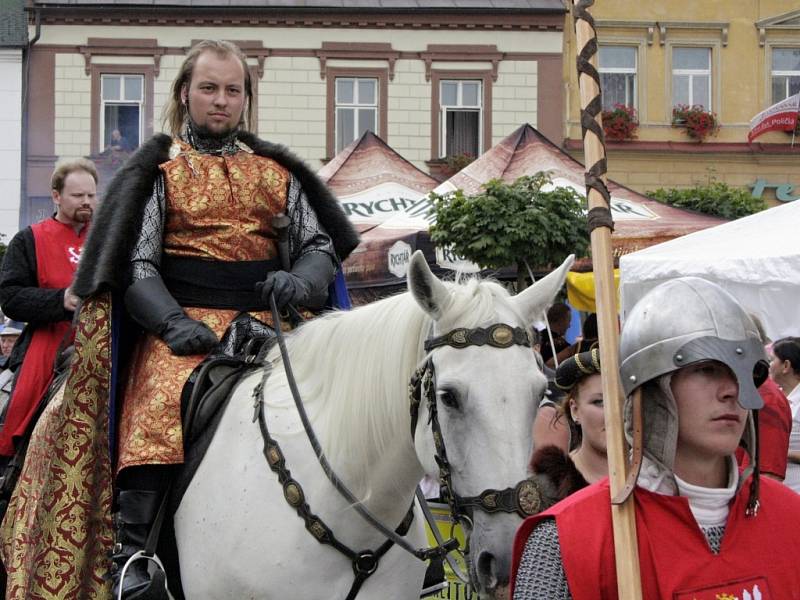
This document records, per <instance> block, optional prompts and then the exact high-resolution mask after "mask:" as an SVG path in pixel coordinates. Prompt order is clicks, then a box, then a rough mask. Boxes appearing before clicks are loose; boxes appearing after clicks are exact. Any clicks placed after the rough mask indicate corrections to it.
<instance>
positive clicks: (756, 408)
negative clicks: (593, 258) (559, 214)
mask: <svg viewBox="0 0 800 600" xmlns="http://www.w3.org/2000/svg"><path fill="white" fill-rule="evenodd" d="M252 94H253V86H252V83H251V81H250V70H249V68H248V66H247V61H246V58H245V56H244V55H243V54H242V52H241V51H240V50H239V48H237V47H236V46H235V45H233V44H230V43H227V42H213V41H204V42H200V43H199V44H197V45H195V46H194V47H193V48H192V49H191V50H190V52H189V54H188V55H187V57H186V59H185V61H184V63H183V65H182V66H181V68H180V70H179V72H178V76H177V77H176V79H175V81H174V82H173V86H172V90H171V95H170V100H169V104H168V107H167V114H166V119H165V126H166V129H167V131H168V132H169V135H157V136H155V137H154V138H152V139H151V140H150V141H148V142H146V143H145V144H143V145H142V147H141V148H140V149H139V150H138V151H137V152H136V154H135V155H133V157H131V158H130V160H129V161H128V162H127V163H126V164H125V166H124V167H123V168H122V169H121V170H120V171H119V172H118V174H117V175H116V177H115V179H114V181H112V182H111V184H110V185H109V186H108V189H109V192H108V194H107V196H106V198H104V201H103V202H102V203H100V204H99V205H98V203H97V197H96V186H97V179H98V175H97V171H96V169H95V167H94V165H93V164H92V163H91V162H90V161H88V160H85V159H81V160H73V161H68V162H64V163H62V164H59V165H58V166H57V168H56V169H55V171H54V172H53V175H52V179H51V190H52V198H53V202H54V205H55V213H54V215H53V216H52V218H49V219H46V220H44V221H42V222H40V223H36V224H34V225H32V226H30V227H27V228H25V229H23V230H22V231H20V232H19V233H18V234H17V235H16V236H14V238H13V239H12V240H11V242H10V243H9V246H8V249H7V251H6V255H5V259H4V261H3V264H2V268H0V308H2V311H3V313H4V314H5V317H6V319H5V321H4V323H3V324H2V330H0V349H1V350H2V358H0V421H2V427H1V428H0V457H2V459H3V462H2V466H3V467H4V468H5V465H6V464H9V465H11V464H15V465H16V468H17V469H19V468H20V467H21V469H22V473H21V477H20V482H22V483H20V485H19V486H17V489H16V490H15V491H14V494H13V496H11V497H8V498H3V499H2V501H3V503H2V504H3V506H5V505H6V504H7V506H8V511H7V513H6V515H5V519H4V521H3V526H2V532H1V537H2V543H0V549H1V550H2V551H1V552H0V553H1V554H2V559H3V564H4V566H5V569H6V570H7V574H8V582H7V584H6V597H7V598H18V599H22V598H41V597H50V596H48V594H51V593H52V590H51V586H52V581H53V573H52V572H51V570H52V569H57V568H58V566H57V565H49V566H48V565H40V564H36V563H37V559H36V558H35V557H37V556H43V555H44V553H46V552H48V551H50V550H52V551H54V552H55V553H57V554H59V555H60V556H62V557H65V558H64V560H67V561H68V562H69V563H70V565H71V569H72V572H71V575H70V577H68V578H62V580H59V581H60V583H59V586H60V587H59V589H58V590H57V591H56V596H57V597H90V596H91V597H95V596H96V597H105V596H108V595H109V594H111V593H112V589H113V594H114V597H117V596H118V595H120V596H121V597H122V598H126V599H131V598H151V597H152V598H156V597H159V596H158V595H157V594H158V592H159V590H160V589H163V586H164V584H163V581H164V578H163V573H160V572H159V570H158V569H156V570H154V569H153V568H150V567H148V565H147V563H146V562H143V561H139V562H137V561H136V560H135V557H136V556H137V555H138V554H139V553H140V551H142V550H143V549H144V548H145V546H146V545H147V541H148V537H149V535H150V532H151V530H152V525H153V523H154V522H155V521H157V516H158V513H159V511H160V509H161V507H162V506H163V504H164V502H165V500H164V498H165V495H166V493H167V490H168V488H169V487H170V485H171V482H172V479H173V478H174V474H175V468H176V466H177V465H180V464H181V463H182V462H183V460H184V456H183V439H182V430H181V390H182V385H183V383H184V382H185V381H186V380H187V379H188V378H189V376H190V375H191V374H192V372H193V371H195V369H196V368H197V367H198V365H199V364H200V363H201V361H202V360H203V359H204V357H205V356H206V355H208V354H209V353H235V352H238V351H240V350H241V349H242V348H243V347H244V346H245V342H246V341H247V339H246V338H243V337H239V336H240V335H242V333H241V332H246V334H245V335H246V336H248V337H252V336H254V335H255V336H257V337H259V339H262V340H263V339H267V338H270V337H272V336H274V331H273V330H272V328H273V327H274V323H273V321H272V317H271V315H270V314H269V313H268V311H267V308H268V301H269V299H270V297H271V296H272V297H274V298H275V300H276V303H277V305H278V308H284V307H286V306H288V305H290V304H291V305H292V306H296V307H299V308H301V309H305V310H313V309H317V308H319V307H321V306H322V305H323V304H324V303H325V301H326V300H325V299H326V296H327V295H328V294H329V286H331V285H332V284H334V283H335V281H336V279H335V277H336V272H337V268H338V266H339V265H340V263H341V261H342V260H343V259H344V258H346V256H347V255H348V253H349V252H350V251H351V250H352V249H353V248H354V247H355V245H356V244H357V241H358V238H357V235H356V233H355V230H354V229H353V228H352V226H351V225H350V224H349V221H348V220H347V219H346V217H345V216H344V213H343V212H342V210H341V208H340V207H339V205H338V203H337V202H336V200H335V198H334V197H333V196H332V195H331V194H330V192H329V191H328V190H327V189H326V188H325V186H324V185H323V184H322V183H321V182H320V180H319V179H318V178H317V177H316V175H315V174H314V173H313V172H312V171H311V170H310V169H309V168H308V167H307V166H306V165H304V164H303V163H302V161H300V160H299V159H297V158H296V157H294V156H293V155H291V154H290V153H288V152H287V151H286V150H285V149H283V148H282V147H279V146H275V145H272V144H270V143H268V142H264V141H262V140H260V139H258V138H257V137H256V136H255V135H253V134H252V133H249V131H250V130H251V129H252V125H253V122H252V119H253V117H252V114H251V109H252V100H253V98H252ZM124 145H125V141H124V140H123V139H122V137H121V136H120V135H119V131H115V132H113V134H112V144H111V145H110V148H112V149H122V148H123V146H124ZM125 149H126V150H127V149H128V148H125ZM282 215H285V216H286V217H288V219H287V220H286V226H287V227H288V238H287V241H286V244H285V245H281V244H279V243H278V241H277V240H278V231H277V228H278V224H277V223H278V222H277V221H276V220H275V218H276V217H280V216H282ZM331 289H332V290H333V291H334V292H335V288H331ZM334 296H335V293H334ZM307 314H310V313H307ZM118 315H123V317H119V316H118ZM547 316H548V321H549V324H550V331H542V332H539V334H538V337H539V345H538V346H537V348H536V351H537V352H539V353H540V359H541V366H542V369H543V370H544V372H545V373H547V374H548V375H549V379H550V383H551V385H550V386H549V391H548V395H547V396H546V397H545V399H544V400H543V401H542V402H541V404H540V406H539V409H538V411H537V416H536V420H535V422H534V424H533V430H532V439H533V443H532V445H533V450H532V454H531V458H530V465H529V469H530V472H531V474H532V477H533V478H534V479H536V480H537V481H539V482H540V484H541V487H542V489H543V490H545V491H546V496H547V498H548V500H549V502H550V503H551V504H552V506H551V507H550V508H548V509H547V510H546V511H544V512H542V513H540V514H538V515H536V516H534V517H531V518H529V519H527V520H526V521H525V522H524V523H523V525H522V527H521V528H520V530H519V532H518V534H517V539H516V542H515V561H514V566H513V570H512V574H511V587H512V595H513V598H514V599H516V600H533V599H550V600H552V599H560V598H575V599H581V598H597V597H604V598H613V597H616V585H617V582H616V578H615V575H614V573H615V566H614V546H613V543H611V540H612V537H613V536H612V526H611V520H610V511H609V509H608V506H609V484H608V480H607V473H608V461H607V457H606V427H605V420H604V398H603V388H602V383H601V382H602V379H601V377H602V373H601V364H600V352H599V346H598V333H597V320H596V316H595V315H589V316H588V317H587V318H586V319H584V322H583V324H582V333H581V335H580V336H579V337H578V339H576V340H575V341H574V342H573V343H569V342H567V340H566V333H567V330H568V329H569V327H570V323H571V320H572V311H571V310H570V308H569V306H568V305H566V304H564V303H558V304H555V305H553V306H552V307H551V308H550V310H549V311H548V315H547ZM765 348H766V351H765ZM620 355H621V375H622V380H623V386H624V392H625V396H626V404H625V407H626V408H625V428H626V435H627V437H628V438H629V441H630V442H632V441H633V439H634V431H633V429H634V424H633V415H634V413H637V414H638V413H639V412H641V414H642V422H643V426H642V427H643V444H642V446H641V447H640V446H637V445H636V444H634V445H633V450H632V452H633V454H634V456H633V459H634V460H633V463H634V464H640V465H641V469H640V471H639V473H638V478H637V479H636V486H635V488H634V489H633V490H632V492H631V493H632V501H633V502H634V503H635V506H636V515H637V520H636V523H637V535H638V550H639V558H640V563H641V573H642V585H643V589H644V591H645V598H661V597H670V598H676V599H678V600H683V599H689V598H712V597H714V598H720V597H736V598H742V599H744V598H749V599H755V598H770V597H773V598H778V597H781V598H782V597H789V596H788V594H789V591H791V593H792V594H796V593H797V590H800V574H798V572H797V569H796V568H795V563H796V561H797V559H798V558H800V547H799V546H798V545H799V544H800V541H798V540H800V530H798V526H797V525H795V523H797V521H798V519H796V518H794V516H795V515H798V514H800V496H798V495H797V493H800V338H797V337H788V338H783V339H780V340H777V341H774V342H771V343H770V342H769V340H767V339H766V336H765V334H764V332H763V329H762V328H761V327H760V324H759V321H758V319H756V318H753V317H752V316H751V315H749V314H748V313H746V312H745V311H744V309H743V308H742V307H741V306H740V305H739V304H738V302H737V301H736V300H735V299H734V298H733V297H731V296H730V295H729V294H727V292H725V291H724V290H723V289H721V288H720V287H719V286H717V285H715V284H712V283H709V282H707V281H704V280H702V279H697V278H678V279H675V280H674V281H670V282H667V283H665V284H662V285H660V286H658V287H657V288H655V289H654V290H652V291H651V292H650V293H649V294H648V295H647V296H646V297H645V298H643V299H642V300H641V301H640V302H639V303H638V304H637V305H636V306H635V307H634V308H633V310H632V311H631V313H630V314H629V315H628V317H627V319H626V321H625V323H624V327H623V328H622V331H621V349H620ZM64 357H67V358H68V360H69V361H71V365H72V366H71V370H70V373H71V376H70V378H69V379H68V380H67V383H66V384H65V386H64V388H63V390H62V395H61V396H60V399H59V403H57V404H56V403H54V404H53V405H52V406H51V407H50V410H49V412H48V410H43V405H42V402H43V399H44V398H45V397H46V396H47V391H48V388H49V387H50V384H51V382H52V381H53V377H54V373H55V372H56V371H57V369H56V365H57V364H62V365H63V363H64ZM123 374H124V375H123ZM40 415H41V416H40ZM37 417H38V421H37ZM109 417H110V420H109ZM109 423H110V425H109ZM75 432H79V433H78V434H76V433H75ZM70 435H72V436H76V437H75V438H74V440H73V442H74V443H73V444H72V445H67V444H60V443H59V440H61V441H63V439H66V438H67V437H69V436H70ZM109 447H110V448H112V454H113V456H104V449H105V448H109ZM74 448H80V450H79V451H80V452H81V453H85V456H82V457H81V461H82V462H80V465H78V462H79V461H76V458H75V456H74V455H73V454H70V453H72V452H74ZM25 449H28V460H27V461H25V463H24V466H22V461H21V459H20V457H19V456H16V457H15V454H17V453H19V452H20V451H24V450H25ZM637 453H640V454H639V455H638V456H637ZM14 458H17V459H18V460H16V461H14V460H13V459H14ZM87 464H89V465H91V466H92V469H94V470H95V471H96V472H97V473H99V475H98V476H97V478H96V479H92V480H91V481H85V480H84V479H85V470H84V471H81V469H85V467H86V465H87ZM5 471H6V475H4V479H5V478H7V477H9V476H10V475H9V473H10V470H9V469H5ZM95 471H93V472H95ZM67 490H69V491H68V492H67ZM112 490H113V492H112ZM53 510H59V511H63V513H64V514H71V515H72V516H73V517H74V520H75V521H76V522H74V523H71V524H69V525H64V524H62V523H60V522H54V521H55V520H54V519H51V518H50V519H48V518H47V516H48V514H49V511H50V512H51V511H53ZM112 511H113V512H114V514H115V518H114V525H115V529H114V531H112V530H111V518H110V515H111V512H112ZM34 526H35V534H34V533H32V530H31V527H34ZM71 528H72V529H71ZM75 528H77V529H81V530H82V531H89V530H91V531H93V532H94V536H95V538H96V541H94V542H92V544H94V546H92V547H91V548H87V547H76V546H75V544H74V543H73V540H72V538H71V535H72V534H71V531H72V530H73V529H75ZM87 544H88V542H87ZM112 548H113V553H112V554H113V556H112V559H111V561H110V562H109V561H108V558H107V556H106V553H107V551H108V550H111V549H112ZM775 549H779V550H780V552H777V553H776V552H774V550H775ZM124 565H128V567H127V568H126V571H127V575H126V577H125V578H124V580H121V578H120V573H121V570H122V568H123V566H124ZM667 566H668V567H669V568H666V567H667ZM108 573H111V576H110V579H109V577H107V575H108ZM47 590H49V591H47ZM598 590H599V591H598ZM723 594H730V596H722V595H723Z"/></svg>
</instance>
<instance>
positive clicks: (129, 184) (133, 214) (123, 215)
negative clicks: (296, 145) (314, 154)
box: [73, 133, 358, 298]
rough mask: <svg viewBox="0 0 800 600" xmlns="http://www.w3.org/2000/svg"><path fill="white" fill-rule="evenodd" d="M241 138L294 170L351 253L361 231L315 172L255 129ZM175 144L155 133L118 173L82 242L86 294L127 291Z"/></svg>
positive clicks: (336, 241) (340, 248) (82, 292)
mask: <svg viewBox="0 0 800 600" xmlns="http://www.w3.org/2000/svg"><path fill="white" fill-rule="evenodd" d="M239 139H240V140H241V141H242V142H243V143H244V144H246V145H247V146H249V147H250V148H252V150H253V152H255V153H256V154H258V155H260V156H266V157H268V158H272V159H274V160H275V161H277V162H278V163H280V164H281V165H283V166H284V167H286V168H287V169H288V170H289V171H291V172H292V174H293V175H294V176H295V177H296V178H297V179H298V180H299V182H300V184H301V185H302V186H303V189H304V190H305V192H306V195H307V196H308V199H309V201H310V202H311V205H312V206H313V207H314V210H315V211H316V213H317V216H318V217H319V220H320V222H321V223H322V225H323V227H325V229H326V231H327V232H328V234H329V235H330V236H331V238H332V239H333V245H334V248H335V249H336V253H337V254H338V255H339V259H340V260H344V259H345V258H347V256H348V255H349V254H350V252H352V251H353V249H354V248H355V247H356V246H357V245H358V233H357V232H356V230H355V228H354V227H353V226H352V224H351V223H350V221H349V220H348V219H347V217H346V216H345V214H344V211H343V210H342V208H341V206H340V205H339V202H338V201H337V200H336V197H335V196H334V195H333V193H331V191H330V190H329V189H328V188H327V187H326V186H325V184H324V183H322V181H321V180H320V179H319V177H317V175H316V173H314V172H313V171H312V170H311V169H310V168H309V167H308V166H307V165H306V164H305V163H304V162H303V161H302V160H300V159H299V158H298V157H297V156H295V155H294V154H293V153H292V152H290V151H289V150H288V149H287V148H286V147H284V146H281V145H279V144H273V143H271V142H266V141H264V140H260V139H259V138H257V137H256V136H255V135H253V134H252V133H241V134H240V135H239ZM171 145H172V138H171V137H169V136H168V135H164V134H156V135H154V136H153V137H152V138H150V139H149V140H148V141H147V142H146V143H144V144H143V145H142V146H141V147H140V148H139V149H138V150H137V151H136V153H135V154H134V155H133V156H131V157H130V159H128V161H127V162H126V163H125V164H124V165H123V166H122V168H120V169H119V170H118V171H117V172H116V174H115V175H114V178H113V179H112V180H111V183H110V184H109V185H108V188H107V190H108V191H107V192H106V195H105V197H104V198H103V200H102V202H101V203H100V206H99V207H98V209H97V211H96V212H95V216H94V219H93V220H92V228H91V230H90V231H89V235H88V237H87V239H86V243H85V244H84V247H83V252H82V255H81V262H80V265H79V267H78V272H77V273H76V275H75V282H74V284H73V291H74V292H75V293H76V294H77V295H78V296H80V297H82V298H85V297H87V296H90V295H92V294H94V293H96V292H98V291H101V290H105V289H111V290H124V286H125V285H126V283H127V281H126V278H127V273H128V265H129V263H130V256H131V252H132V251H133V246H134V244H135V243H136V239H137V237H138V235H139V230H140V228H141V224H142V215H143V213H144V207H145V204H146V203H147V200H148V199H149V198H150V195H151V193H152V191H153V182H154V181H155V179H156V177H157V176H158V172H159V170H158V165H160V164H161V163H164V162H166V161H167V160H169V149H170V146H171Z"/></svg>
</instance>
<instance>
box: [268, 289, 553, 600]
mask: <svg viewBox="0 0 800 600" xmlns="http://www.w3.org/2000/svg"><path fill="white" fill-rule="evenodd" d="M270 308H271V311H272V318H273V323H274V326H275V334H276V337H277V339H278V346H279V348H280V352H281V356H282V358H283V364H284V368H285V369H286V379H287V382H288V384H289V388H290V390H291V392H292V397H293V399H294V403H295V407H296V408H297V412H298V414H299V416H300V420H301V421H302V423H303V428H304V429H305V431H306V435H307V436H308V439H309V442H310V443H311V447H312V449H313V450H314V453H315V454H316V456H317V460H318V461H319V463H320V466H321V467H322V470H323V471H324V472H325V475H326V476H327V477H328V480H329V481H330V482H331V484H332V485H333V487H334V488H335V489H336V491H337V492H338V493H339V494H340V495H341V496H342V497H343V498H344V499H345V500H346V501H347V502H348V503H349V504H350V505H351V506H352V507H353V509H354V510H355V511H356V512H357V513H358V514H359V515H360V516H361V517H362V518H363V519H364V520H365V521H367V523H369V524H370V525H371V526H372V527H373V528H374V529H376V530H377V531H379V532H380V533H381V534H382V535H383V536H384V537H385V538H386V541H385V542H384V543H383V544H382V545H381V546H380V547H379V548H378V549H377V550H371V549H367V550H353V549H352V548H349V547H348V546H347V545H345V544H344V543H342V542H341V541H340V540H338V539H337V538H336V536H335V534H334V532H333V531H332V530H331V529H330V528H329V527H328V526H327V525H326V524H325V523H324V522H323V521H322V519H320V518H319V517H318V516H317V515H316V514H314V513H313V512H312V510H311V508H310V506H309V504H308V501H307V499H306V497H305V494H304V492H303V488H302V486H301V485H300V483H299V482H298V481H296V480H295V479H293V478H292V476H291V472H290V471H289V468H288V466H287V465H286V458H285V456H284V455H283V452H282V451H281V449H280V447H279V445H278V443H277V441H276V440H275V439H274V438H273V437H272V436H271V435H270V433H269V430H268V427H267V419H266V414H265V409H264V407H265V403H264V387H265V385H266V381H267V378H268V377H269V373H270V369H269V368H264V373H263V375H262V379H261V382H260V383H259V384H258V385H257V386H256V388H255V389H254V390H253V400H254V406H253V408H254V415H253V421H258V424H259V428H260V430H261V435H262V438H263V441H264V456H265V458H266V459H267V463H268V464H269V467H270V469H271V470H272V471H273V472H275V473H276V474H277V475H278V480H279V482H280V483H281V485H282V486H283V490H284V497H285V498H286V501H287V502H288V503H289V505H290V506H291V507H292V508H294V509H295V510H296V512H297V515H298V516H299V517H300V518H302V519H303V521H304V522H305V525H306V529H308V531H309V532H310V533H311V535H312V536H313V537H314V538H315V539H317V541H318V542H319V543H321V544H327V545H330V546H332V547H333V548H334V549H336V550H337V551H338V552H339V553H341V554H343V555H344V556H345V557H347V558H348V559H349V560H350V561H351V564H352V567H353V573H354V580H353V584H352V586H351V588H350V592H349V593H348V595H347V599H346V600H353V599H354V598H355V597H356V595H357V594H358V592H359V590H360V589H361V586H362V585H363V583H364V582H365V581H366V580H367V578H369V577H370V576H371V575H372V574H373V573H375V571H376V570H377V568H378V564H379V561H380V558H381V557H382V556H383V555H384V554H385V553H386V552H387V551H388V550H389V548H390V547H391V546H392V545H393V544H397V545H398V546H399V547H400V548H402V549H403V550H405V551H406V552H408V553H410V554H411V555H413V556H414V557H416V558H417V559H419V560H422V561H427V560H429V559H435V558H438V559H440V560H441V559H444V558H447V559H448V562H450V559H449V556H448V554H449V553H450V552H452V551H453V550H456V549H457V548H458V541H457V540H456V539H455V538H453V537H451V538H450V539H448V540H447V541H444V540H442V538H441V535H440V534H439V531H438V529H436V525H435V524H432V528H433V529H434V537H435V538H436V542H437V545H436V546H433V547H430V548H414V547H413V546H411V545H410V544H409V542H408V541H407V540H406V539H405V538H404V535H405V534H406V533H407V531H408V529H409V528H410V526H411V519H412V518H413V512H412V509H413V505H412V507H411V508H410V509H409V511H408V513H407V514H406V517H405V518H404V519H403V522H402V523H401V524H400V525H399V526H398V527H397V529H395V530H394V531H393V530H391V529H389V528H388V527H386V526H385V525H384V524H383V523H381V522H380V520H378V519H377V518H376V517H375V516H374V515H372V514H371V513H370V512H369V510H367V508H366V507H365V506H364V505H363V504H362V503H361V502H360V501H359V500H358V499H357V498H356V497H355V495H354V494H353V493H352V492H351V491H350V490H349V489H348V488H347V486H346V485H345V484H344V482H342V481H341V479H339V477H338V476H337V475H336V473H335V472H334V471H333V468H332V467H331V465H330V464H329V463H328V461H327V459H326V458H325V455H324V453H323V452H322V448H321V446H320V443H319V440H318V439H317V436H316V434H315V433H314V430H313V428H312V427H311V422H310V420H309V419H308V415H307V414H306V411H305V408H304V406H303V402H302V400H301V398H300V392H299V390H298V388H297V382H296V381H295V378H294V375H293V373H292V368H291V363H290V362H289V354H288V351H287V349H286V344H285V340H284V336H283V332H282V331H281V319H280V315H279V313H278V310H277V306H276V305H275V299H274V297H273V296H271V297H270ZM485 344H488V345H490V346H493V347H495V348H509V347H511V346H513V345H515V344H516V345H522V346H528V347H530V341H529V339H528V334H527V332H526V331H525V330H524V329H521V328H519V327H511V326H510V325H505V324H502V323H501V324H496V325H492V326H491V327H489V328H485V329H484V328H480V327H478V328H474V329H463V328H459V329H454V330H452V331H451V332H449V333H448V334H446V335H443V336H438V337H435V338H432V339H429V340H427V341H426V342H425V351H426V352H428V353H429V354H430V352H431V351H432V350H434V349H436V348H439V347H441V346H445V345H447V346H451V347H454V348H466V347H467V346H483V345H485ZM409 388H410V391H411V394H410V396H411V421H412V427H411V436H412V441H413V437H414V430H415V429H416V422H417V418H418V409H419V405H420V403H421V399H422V397H423V389H424V390H425V392H424V395H425V398H426V399H427V402H428V411H429V417H430V423H431V429H432V431H433V437H434V443H435V446H436V454H435V459H436V462H437V463H438V464H439V475H440V481H441V485H442V494H443V495H445V494H446V496H445V497H446V498H447V501H448V504H449V506H450V511H451V517H452V519H453V520H454V521H457V520H469V521H470V522H471V515H472V509H473V508H479V509H481V510H483V511H485V512H490V513H492V512H498V511H502V512H508V513H513V512H516V513H518V514H519V515H520V516H522V517H523V518H524V517H526V516H528V515H532V514H535V513H536V512H538V510H539V508H540V506H541V501H540V498H541V495H540V494H539V490H538V488H537V487H536V485H535V484H534V483H533V481H530V480H524V481H521V482H520V483H518V484H517V485H516V486H515V487H513V488H507V489H505V490H500V491H498V490H491V489H490V490H485V491H484V492H482V493H481V494H480V495H478V496H474V497H467V498H463V497H460V496H458V495H457V494H456V493H455V492H454V491H453V485H452V481H451V477H450V463H449V462H448V461H447V454H446V452H445V446H444V440H443V438H442V432H441V428H440V426H439V419H438V416H437V412H436V386H435V370H434V366H433V361H432V359H431V357H430V356H429V357H428V360H427V361H426V363H425V364H424V365H423V366H422V367H421V368H420V369H418V370H417V371H416V372H415V374H414V375H413V376H412V379H411V382H410V384H409ZM416 495H417V498H418V499H419V501H420V505H421V507H422V509H423V512H424V513H425V514H426V517H429V511H428V509H427V506H425V505H424V497H422V494H421V493H420V491H419V488H417V494H416ZM429 521H430V519H429ZM452 564H453V563H451V565H452Z"/></svg>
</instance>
